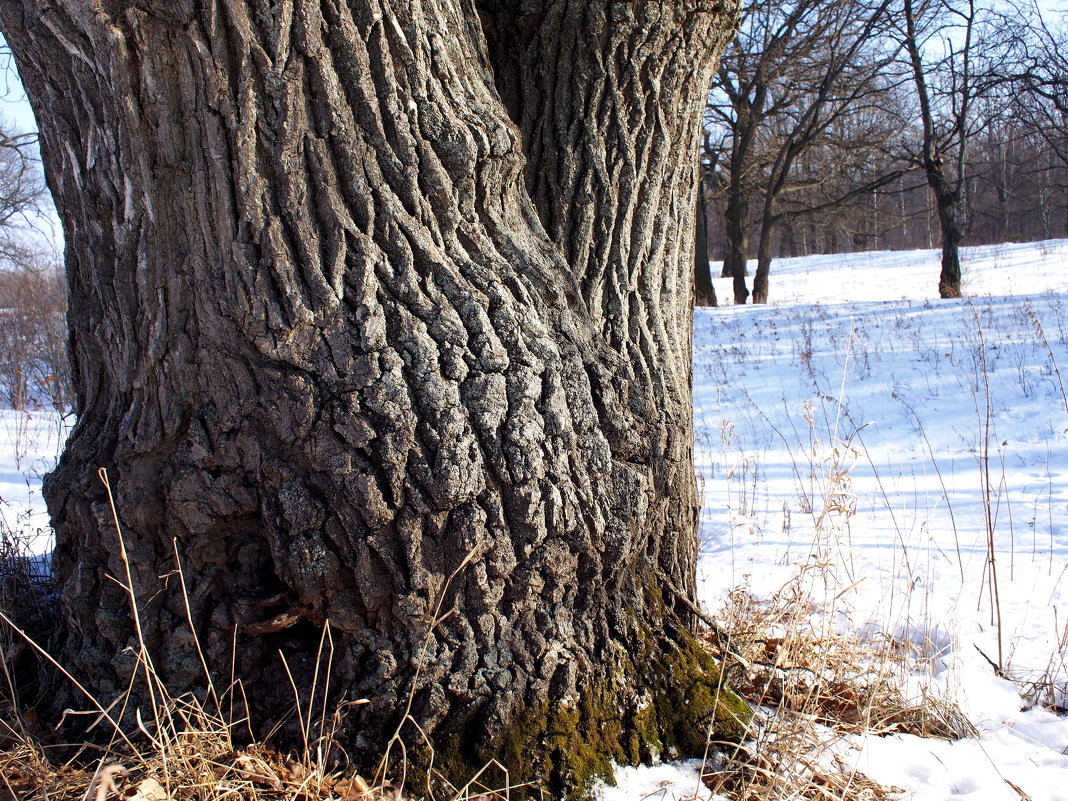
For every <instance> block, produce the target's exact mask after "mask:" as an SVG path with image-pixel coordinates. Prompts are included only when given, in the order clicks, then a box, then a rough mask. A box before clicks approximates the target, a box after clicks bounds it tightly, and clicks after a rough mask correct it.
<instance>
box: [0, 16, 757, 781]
mask: <svg viewBox="0 0 1068 801" xmlns="http://www.w3.org/2000/svg"><path fill="white" fill-rule="evenodd" d="M477 12H478V13H476V9H475V8H474V5H473V3H472V2H470V0H424V1H423V2H414V1H413V2H410V3H409V2H398V3H386V2H382V1H381V0H363V1H362V2H355V1H354V0H352V1H350V2H344V1H343V0H322V2H312V0H298V2H294V3H268V2H255V1H254V0H216V1H215V2H209V1H208V0H204V1H203V2H200V1H199V0H184V2H177V0H166V1H164V0H159V2H152V1H151V0H142V2H137V3H135V2H126V1H124V0H113V1H112V2H106V3H104V2H93V3H88V2H86V0H52V1H51V2H44V1H43V0H40V1H39V2H34V1H33V0H24V1H23V2H14V1H13V0H12V1H11V2H5V3H2V4H0V28H2V30H3V32H4V34H5V35H6V36H7V38H8V41H9V43H10V44H11V47H12V49H13V51H14V53H15V56H16V61H17V63H18V66H19V69H20V71H21V73H22V76H23V79H24V81H25V84H26V87H27V91H28V94H29V96H30V98H31V101H32V103H33V105H34V107H35V110H36V112H37V115H38V120H39V122H40V126H41V141H42V150H43V153H44V158H45V163H46V167H47V173H48V180H49V184H50V187H51V189H52V191H53V194H54V196H55V200H56V205H57V208H58V209H59V213H60V215H61V217H62V220H63V224H64V230H65V232H66V236H67V271H68V276H69V280H70V287H71V289H70V312H69V319H70V325H71V329H72V338H71V342H72V350H73V359H74V367H75V371H76V375H77V385H78V397H77V412H78V423H77V426H76V428H75V430H74V432H73V434H72V436H71V439H70V442H69V443H68V447H67V450H66V452H65V453H64V456H63V458H62V461H61V463H60V466H59V467H58V469H57V470H56V471H55V472H54V473H53V474H52V475H51V476H50V477H49V478H48V480H47V483H46V496H47V499H48V503H49V509H50V511H51V514H52V517H53V521H54V525H55V528H56V536H57V546H56V551H55V555H54V565H55V570H56V575H57V579H58V582H59V585H60V588H61V592H62V597H63V602H64V609H65V613H66V615H67V617H68V620H69V624H70V625H69V637H68V642H67V646H66V652H65V654H64V657H65V662H66V664H67V665H68V666H69V667H70V668H71V669H72V670H73V671H74V672H75V673H77V674H79V675H80V676H81V677H83V678H88V677H91V681H92V683H93V685H94V689H95V690H96V691H98V692H99V693H101V694H102V695H103V696H105V697H108V696H113V695H115V694H118V693H120V692H121V691H122V690H123V688H124V687H125V683H126V682H127V680H128V677H129V675H130V673H131V671H132V670H133V669H134V657H133V655H132V654H131V652H130V651H129V650H128V649H127V647H128V646H130V645H131V643H133V642H135V632H134V631H133V625H132V619H131V614H130V610H129V599H128V597H127V596H126V593H125V591H124V590H123V588H122V587H120V586H119V585H118V584H116V583H115V582H114V581H112V580H111V578H110V577H111V576H121V575H124V568H123V566H122V565H121V563H120V561H119V548H118V544H117V540H116V532H115V528H114V526H113V525H112V523H111V521H110V512H109V510H108V507H107V504H106V498H105V495H104V492H103V488H102V486H101V485H100V483H99V482H98V481H97V477H96V469H97V468H98V467H106V468H107V469H108V471H109V473H110V475H111V477H112V484H113V487H114V489H115V497H116V500H117V504H118V511H119V516H120V520H121V523H122V528H123V532H124V536H125V549H126V551H127V553H128V556H129V562H130V566H131V570H132V576H133V583H134V585H135V590H136V591H137V593H138V596H139V598H140V599H141V606H140V610H139V611H140V619H141V622H142V627H143V633H144V637H145V640H146V644H147V646H148V649H149V652H150V653H151V654H152V656H153V659H154V662H155V665H156V667H157V669H159V670H160V672H161V673H162V674H163V677H164V679H165V680H166V682H167V683H168V685H169V687H170V689H171V691H172V693H175V694H176V693H178V692H183V691H186V690H197V689H198V688H202V687H203V683H204V679H203V676H202V675H201V674H202V671H201V669H200V661H199V657H198V655H197V650H196V647H195V642H194V638H193V636H192V634H193V631H192V630H191V628H192V629H193V630H195V631H196V633H197V635H198V637H199V640H200V643H201V645H202V646H203V648H204V651H205V654H206V657H207V661H208V663H209V666H210V667H211V668H212V669H213V670H215V671H217V672H218V675H220V676H225V675H228V673H229V670H230V667H229V666H230V660H231V651H232V640H233V637H234V636H235V634H234V632H235V630H236V637H237V647H236V649H235V652H236V662H237V663H236V674H237V675H238V676H239V677H240V678H241V679H242V680H243V682H244V690H245V692H246V693H247V694H248V695H249V697H250V701H251V704H250V705H251V707H252V713H253V715H254V716H256V717H255V719H256V722H258V723H260V724H262V725H263V726H267V725H269V723H270V722H271V720H270V716H271V715H277V714H280V713H282V712H283V711H284V707H286V706H290V705H291V702H288V701H287V702H283V703H282V704H281V707H280V706H279V702H278V699H286V698H291V691H290V690H289V682H288V679H287V678H286V674H285V672H284V669H283V665H282V663H281V660H280V658H279V655H278V651H279V650H281V651H282V652H283V653H285V654H286V659H287V661H288V665H289V669H291V670H293V671H294V673H295V674H296V675H297V683H298V686H302V687H307V686H309V684H310V678H309V677H310V675H311V673H312V670H313V667H314V662H315V649H316V646H317V644H318V640H319V634H320V630H321V627H322V626H323V625H324V624H325V623H326V622H327V621H329V624H330V626H331V629H332V632H333V637H334V642H335V651H334V655H333V660H334V664H333V668H332V671H333V672H332V687H333V688H334V689H335V691H336V692H337V693H338V694H344V696H345V697H347V698H350V699H351V698H358V697H366V698H368V699H370V703H368V704H366V705H363V706H360V707H357V708H355V710H353V711H352V712H351V713H350V715H349V718H348V725H349V730H350V731H351V732H352V739H351V740H350V747H351V748H352V749H353V751H354V753H355V754H356V755H357V756H362V757H363V758H372V757H373V756H374V755H375V754H377V753H378V752H379V751H380V749H381V747H382V746H383V744H384V741H385V739H386V736H387V735H388V733H389V732H390V731H391V729H392V727H394V726H395V725H397V723H398V721H399V717H400V715H401V714H402V713H403V709H404V702H405V699H406V698H407V697H408V694H409V693H410V692H414V704H413V706H412V714H413V717H414V718H415V719H416V720H417V721H418V723H419V725H420V726H421V727H422V728H423V729H424V730H425V731H427V732H430V733H431V734H432V737H433V739H434V740H435V742H436V743H437V745H438V747H439V749H440V754H441V756H439V763H441V764H444V766H445V767H446V768H448V769H459V768H461V767H463V766H464V765H470V764H477V763H478V762H479V761H480V760H481V759H482V758H484V757H485V756H496V757H498V758H501V759H502V760H503V761H505V762H506V763H507V764H508V766H509V767H510V768H512V769H513V770H514V771H515V772H514V773H513V774H512V777H511V778H512V780H513V781H514V780H517V779H518V780H524V779H527V778H540V779H542V780H544V781H547V782H550V783H551V784H552V785H553V786H554V787H556V788H557V789H560V788H565V787H575V786H580V785H581V784H582V783H583V782H585V781H586V780H588V779H589V778H590V777H592V776H593V775H597V774H603V773H605V772H606V771H607V770H608V767H609V760H611V759H614V760H617V761H626V762H633V761H636V760H638V759H642V758H647V757H649V756H651V755H652V754H653V753H654V752H655V751H657V750H668V749H677V750H679V751H680V752H682V751H693V750H695V749H699V748H700V747H701V746H702V745H703V743H704V740H705V734H706V731H705V728H704V727H705V726H707V724H708V723H709V722H710V720H711V719H712V717H713V716H714V717H715V718H716V721H717V722H716V727H717V728H716V731H717V736H719V735H727V736H735V737H736V736H738V735H739V733H740V731H741V725H740V723H739V721H738V719H737V717H736V715H743V716H744V713H743V711H742V710H741V708H740V707H738V706H737V705H736V704H734V703H727V702H725V701H724V700H723V699H726V698H727V697H728V696H727V695H723V696H722V697H720V699H719V700H717V696H716V681H717V674H716V671H715V668H714V665H712V664H711V663H710V662H709V661H708V659H707V658H706V657H705V656H704V655H703V653H702V652H701V651H700V649H699V648H698V647H697V646H696V644H695V643H694V641H693V639H692V637H691V634H690V631H691V627H692V625H693V624H694V621H693V619H692V616H691V614H690V612H689V603H690V602H692V595H693V591H694V564H695V557H696V549H697V540H696V531H695V528H696V518H697V509H698V498H697V494H696V489H695V485H694V479H693V471H692V422H691V397H690V370H691V366H690V344H691V330H690V319H691V312H692V303H693V289H692V252H693V251H692V247H693V220H694V214H693V193H694V191H695V168H694V165H693V157H692V154H693V153H694V152H696V144H697V134H698V125H697V121H698V112H699V111H700V106H701V102H702V100H703V98H702V92H703V87H704V86H706V85H707V81H708V78H709V75H710V71H711V68H712V65H713V59H714V58H715V57H717V56H718V54H719V52H720V50H721V48H722V46H723V44H724V42H725V35H726V32H727V31H728V30H729V27H730V22H731V16H732V14H733V6H730V5H719V4H714V3H712V2H709V0H678V1H677V2H661V0H647V1H641V0H639V2H632V3H619V2H612V1H611V0H591V2H586V3H565V4H559V3H543V2H524V3H503V2H493V1H492V0H484V2H481V3H480V4H479V8H478V9H477ZM484 31H485V32H488V35H484ZM487 45H488V46H487ZM502 100H503V103H502ZM531 198H533V203H532V202H531ZM175 548H176V549H177V551H178V552H179V553H180V555H181V559H182V567H183V570H184V575H185V583H186V587H185V589H186V590H187V591H188V596H189V602H190V605H191V618H192V619H191V621H189V620H187V614H186V611H185V599H184V596H183V589H182V587H181V586H180V582H179V581H178V580H177V578H176V577H175V576H174V575H173V573H172V571H173V569H174V567H175V556H174V551H175ZM458 568H460V569H459V571H458V572H457V573H456V575H455V578H453V579H452V581H451V583H449V581H448V579H449V577H450V576H451V575H452V574H453V573H454V571H457V570H458ZM161 577H164V578H161ZM439 600H441V601H442V606H441V610H442V611H450V610H451V614H449V615H448V616H447V617H446V618H445V619H444V620H442V621H440V622H438V623H437V624H436V625H435V605H436V604H437V603H438V601H439ZM190 622H191V624H192V625H191V626H190ZM424 642H425V643H426V645H425V653H424ZM421 657H425V666H424V668H423V669H422V672H421V673H420V674H419V676H418V684H417V686H415V687H414V688H413V682H415V681H416V676H415V672H416V665H417V664H418V663H419V662H420V659H421ZM302 682H303V683H302ZM519 735H521V736H519ZM416 739H417V738H414V737H413V741H415V740H416ZM509 744H511V745H509Z"/></svg>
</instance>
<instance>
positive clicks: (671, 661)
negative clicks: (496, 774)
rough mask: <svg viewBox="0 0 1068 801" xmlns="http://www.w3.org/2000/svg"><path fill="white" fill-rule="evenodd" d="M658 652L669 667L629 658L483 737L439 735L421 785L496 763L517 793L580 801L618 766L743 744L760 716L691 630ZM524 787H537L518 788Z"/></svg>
mask: <svg viewBox="0 0 1068 801" xmlns="http://www.w3.org/2000/svg"><path fill="white" fill-rule="evenodd" d="M663 645H664V644H663V643H656V646H655V647H657V648H663ZM659 653H660V655H661V657H662V658H661V661H660V662H659V663H658V664H655V665H654V664H652V663H651V662H645V663H644V664H645V667H644V668H643V667H642V664H643V659H646V658H649V656H650V651H649V649H644V650H643V651H642V652H641V653H639V654H638V655H637V656H636V657H631V656H630V655H629V654H627V655H620V656H619V657H617V658H616V659H615V660H612V661H613V662H614V666H613V669H612V671H611V675H608V676H605V677H603V678H601V679H600V680H599V681H591V682H588V683H587V684H586V685H585V688H584V689H583V691H582V693H581V695H580V696H579V697H578V698H575V699H563V700H561V701H557V702H555V703H544V704H540V705H538V706H535V707H527V708H520V709H518V710H516V711H515V712H514V714H513V716H512V718H511V721H510V722H509V723H508V724H507V725H506V726H505V727H504V728H503V729H502V730H501V731H500V732H498V733H497V734H496V735H494V736H491V737H489V738H485V739H483V740H482V741H478V740H475V739H473V738H471V737H470V736H468V735H466V734H452V735H448V736H445V737H443V738H438V739H436V740H435V743H434V748H433V754H432V759H433V762H432V765H431V762H430V758H431V755H430V754H427V755H425V756H424V757H423V764H422V765H421V766H419V767H421V768H422V771H420V772H421V774H422V776H421V778H420V779H418V780H417V781H418V782H419V783H422V782H425V781H426V780H427V768H428V767H432V770H433V774H434V775H435V776H438V777H439V778H438V779H436V780H432V781H440V777H443V778H444V779H445V780H447V781H448V782H449V783H450V784H452V785H453V787H462V786H463V785H464V784H465V783H466V782H468V781H470V780H471V778H472V777H473V776H475V775H476V774H478V773H479V772H480V771H483V770H484V769H485V768H486V767H487V766H488V765H492V764H493V762H494V761H496V762H497V763H499V764H500V766H502V767H503V768H504V770H505V771H507V773H506V776H505V775H502V776H501V778H500V780H501V781H502V782H504V781H507V783H508V786H510V787H511V788H513V789H512V791H511V793H512V796H513V797H520V798H522V797H528V796H533V795H537V794H538V792H537V790H538V789H539V788H540V789H543V790H547V791H548V792H549V793H550V794H551V795H552V796H554V797H563V798H568V799H578V798H585V797H588V795H589V792H588V791H589V789H590V787H591V786H592V785H593V784H594V783H595V782H597V781H598V780H600V781H607V782H612V780H613V774H614V765H638V764H641V763H647V762H657V761H659V760H660V759H661V758H669V759H675V758H684V757H701V756H702V755H703V754H704V753H705V752H706V750H707V748H708V747H709V745H710V744H712V745H715V744H717V743H727V742H731V743H733V742H739V741H741V739H742V738H743V737H744V735H745V733H746V731H747V728H748V724H749V721H750V719H751V717H752V712H751V710H750V709H749V707H748V705H747V704H746V703H745V702H744V701H743V700H742V699H741V698H739V697H738V696H737V695H735V694H734V693H733V692H731V691H730V690H728V689H727V688H726V687H724V686H722V682H721V674H720V670H719V667H718V665H717V664H716V662H715V660H714V659H713V658H712V657H711V655H709V654H708V653H707V652H706V651H705V650H704V649H703V648H701V646H700V645H699V644H698V643H697V641H696V640H695V639H694V638H693V637H691V636H690V635H688V634H683V635H682V638H681V639H680V640H679V641H678V642H677V643H676V644H674V645H672V646H669V647H668V648H666V649H664V650H661V651H660V652H659ZM487 780H488V777H487V778H484V779H481V780H480V781H482V782H483V784H486V782H487ZM519 785H528V786H527V787H525V788H520V789H519V790H518V791H517V790H516V789H514V788H517V787H518V786H519ZM415 789H416V791H418V790H420V789H423V788H420V787H419V786H418V785H416V788H415ZM434 789H437V788H434ZM517 793H518V795H517Z"/></svg>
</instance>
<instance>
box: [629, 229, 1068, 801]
mask: <svg viewBox="0 0 1068 801" xmlns="http://www.w3.org/2000/svg"><path fill="white" fill-rule="evenodd" d="M964 265H965V266H964V269H965V276H964V289H965V294H966V295H967V297H966V298H965V299H964V300H959V301H942V300H939V299H938V295H937V283H938V272H939V254H938V253H937V252H936V251H921V252H915V251H913V252H907V253H867V254H857V255H849V256H820V257H812V258H807V259H783V260H780V261H777V262H775V263H773V265H772V270H773V273H772V277H771V301H772V302H771V304H770V305H769V306H766V307H763V308H761V307H753V306H733V307H725V308H721V309H715V310H706V309H702V310H698V312H697V313H696V316H695V354H694V376H695V391H694V417H695V423H696V427H697V448H698V451H697V454H698V455H697V460H698V470H699V479H700V481H701V483H702V486H703V491H704V508H703V511H702V516H701V537H702V542H703V546H704V553H703V556H702V560H701V563H700V565H699V574H700V577H701V592H702V599H703V602H704V604H705V605H706V607H707V608H708V609H709V610H711V611H715V610H717V609H719V608H721V607H722V606H723V603H724V600H725V598H726V594H727V592H728V591H729V590H730V589H731V588H733V587H735V586H737V585H739V584H742V583H745V584H747V585H748V586H749V588H750V590H751V592H752V593H753V595H755V596H757V597H767V596H770V595H771V594H772V593H774V591H775V590H777V589H779V588H780V587H781V586H782V585H783V584H785V583H786V582H787V581H788V580H789V579H790V578H792V577H793V576H795V575H796V574H797V571H798V566H799V565H800V564H802V563H803V562H804V561H805V560H807V558H808V557H809V554H810V553H812V552H813V551H814V550H815V549H816V548H817V547H819V548H821V549H822V551H821V555H822V556H823V558H825V559H826V560H827V564H828V568H827V575H829V576H830V579H831V581H832V583H833V586H832V587H831V588H830V592H829V597H830V598H833V604H832V605H831V607H829V608H828V610H827V611H828V613H830V614H832V615H833V618H834V620H835V625H836V626H837V627H839V628H840V629H843V630H850V631H855V632H863V631H882V632H887V633H890V634H892V635H894V636H895V637H897V638H898V639H908V640H911V641H913V642H914V643H915V644H916V645H917V646H920V647H921V648H923V649H924V650H925V651H926V652H927V653H933V654H935V655H936V656H937V659H935V660H934V661H933V662H932V663H931V665H930V667H929V668H928V669H927V670H926V672H924V671H921V670H919V669H918V670H917V675H916V676H914V677H911V683H912V685H913V686H914V687H915V688H917V690H918V689H919V688H920V687H924V688H926V689H927V690H928V692H934V693H936V694H938V695H940V696H942V697H945V698H948V699H951V700H953V701H954V702H956V703H957V704H958V705H959V706H960V708H961V710H962V711H963V712H964V713H965V714H966V715H967V716H968V718H969V720H970V721H971V722H972V724H974V725H975V727H976V728H977V729H978V730H979V731H980V732H981V738H980V739H977V740H963V741H958V742H954V743H950V742H944V741H938V740H929V739H920V738H917V737H914V736H911V735H894V736H889V737H876V736H870V737H867V738H853V739H852V740H850V741H847V742H846V743H845V749H846V752H847V754H846V755H847V756H848V757H849V758H850V759H851V760H852V762H853V764H854V765H855V766H856V767H857V768H859V769H860V770H861V771H862V772H863V773H865V774H866V775H868V776H869V777H870V778H872V779H873V780H875V781H878V782H880V783H882V784H884V785H885V786H893V787H897V788H900V789H902V790H903V791H905V793H904V794H905V796H906V797H908V796H910V795H911V796H913V797H915V798H917V799H932V801H933V800H934V799H949V798H963V797H964V796H967V797H968V798H970V799H976V800H977V801H978V799H1020V798H1021V796H1020V794H1019V793H1018V792H1017V791H1016V790H1014V789H1013V788H1012V787H1011V786H1010V785H1009V784H1008V782H1012V783H1013V784H1015V785H1016V786H1017V787H1018V788H1019V789H1020V790H1022V791H1023V792H1024V793H1026V794H1027V795H1028V796H1029V797H1030V798H1031V799H1033V801H1039V799H1061V798H1068V756H1065V754H1064V751H1065V750H1066V748H1068V720H1066V719H1064V718H1061V717H1058V716H1057V715H1055V714H1054V713H1052V712H1050V711H1047V710H1045V709H1043V708H1041V707H1034V708H1029V707H1032V705H1031V704H1029V703H1028V702H1027V701H1025V700H1024V699H1022V698H1021V695H1020V688H1021V684H1022V683H1023V684H1025V683H1026V682H1028V681H1032V682H1038V681H1040V680H1041V679H1043V678H1044V677H1045V678H1046V679H1047V682H1046V684H1047V685H1052V686H1053V687H1054V689H1055V692H1056V693H1057V703H1058V704H1059V705H1061V706H1068V702H1066V700H1065V699H1064V692H1065V688H1066V686H1068V668H1066V662H1065V658H1066V654H1065V646H1066V640H1068V575H1066V558H1068V481H1066V477H1068V396H1066V385H1068V281H1066V280H1065V277H1066V275H1068V241H1055V242H1045V243H1037V244H1019V245H997V246H991V247H978V248H968V249H966V250H965V252H964ZM715 266H716V265H713V267H714V268H715ZM716 289H717V292H718V293H719V296H720V298H728V299H729V298H730V296H731V295H730V286H729V281H718V280H717V287H716ZM1062 369H1063V370H1064V372H1063V373H1062V372H1061V370H1062ZM988 409H989V413H988ZM835 446H837V454H836V453H835ZM984 460H985V463H986V465H988V476H989V478H988V480H989V492H988V493H987V491H986V486H987V483H986V481H987V479H985V478H984V472H983V469H982V468H983V465H984ZM834 469H838V470H847V471H848V472H847V473H846V478H844V479H843V480H841V481H840V482H839V484H838V488H839V490H840V494H839V495H838V496H837V499H838V502H839V503H840V504H844V505H849V504H854V503H855V512H854V513H853V515H852V516H851V517H849V518H848V519H847V518H846V517H844V516H842V515H840V514H839V515H835V514H834V513H833V512H832V513H831V514H830V516H829V517H828V518H825V519H824V521H823V526H822V530H823V536H822V537H819V538H817V537H816V536H815V534H814V532H815V529H816V527H817V521H818V519H819V514H820V511H821V509H823V507H824V496H825V493H826V492H827V491H828V489H829V488H830V487H831V477H832V475H833V474H832V470H834ZM984 495H987V497H988V498H989V502H990V503H989V507H990V521H991V523H992V528H993V535H992V537H993V545H994V554H995V567H996V572H997V584H998V603H997V604H993V603H992V602H991V599H990V582H989V572H988V571H989V568H988V560H987V553H988V549H987V540H988V526H987V517H986V507H985V506H984ZM839 593H841V594H840V595H839ZM998 609H1000V640H1001V653H1002V656H1001V660H1000V661H1001V662H1002V665H1003V667H1004V671H1005V673H1006V675H1007V676H1008V677H1009V678H1010V679H1012V680H1013V681H1008V680H1006V679H1002V678H998V677H997V675H995V672H994V670H993V669H992V667H991V665H990V663H989V662H988V661H987V657H989V659H991V660H993V661H995V662H997V661H999V657H998V652H999V645H998V642H999V636H998V633H999V625H998V616H997V611H998ZM980 652H981V653H980ZM984 654H985V655H986V656H985V657H984ZM1050 679H1051V681H1049V680H1050ZM680 792H682V793H683V794H689V793H692V792H693V790H692V788H690V787H688V786H686V785H685V783H684V785H683V786H682V787H681V788H680ZM635 797H638V796H635Z"/></svg>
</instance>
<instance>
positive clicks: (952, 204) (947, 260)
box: [928, 172, 965, 298]
mask: <svg viewBox="0 0 1068 801" xmlns="http://www.w3.org/2000/svg"><path fill="white" fill-rule="evenodd" d="M928 180H932V178H931V173H930V172H929V173H928ZM936 184H937V187H936ZM944 184H945V179H944V178H942V176H941V175H939V174H938V173H937V172H935V173H934V178H933V183H932V184H931V186H932V189H933V190H934V193H935V200H936V202H937V204H938V224H939V229H940V230H941V233H942V272H941V274H940V275H939V276H938V295H939V297H941V298H959V297H960V296H961V293H960V283H961V271H960V246H961V242H962V241H963V240H964V217H965V212H964V209H963V205H964V204H963V203H962V202H961V199H960V197H959V195H958V193H956V192H953V191H951V190H949V188H948V187H947V186H944Z"/></svg>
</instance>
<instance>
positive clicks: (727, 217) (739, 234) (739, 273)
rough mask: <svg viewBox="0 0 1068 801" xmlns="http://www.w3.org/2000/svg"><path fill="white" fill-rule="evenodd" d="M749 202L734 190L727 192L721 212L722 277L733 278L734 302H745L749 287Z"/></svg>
mask: <svg viewBox="0 0 1068 801" xmlns="http://www.w3.org/2000/svg"><path fill="white" fill-rule="evenodd" d="M748 218H749V204H748V202H746V200H745V199H744V198H743V197H740V196H739V195H738V194H737V193H735V192H733V191H732V192H729V193H728V196H727V207H726V210H725V211H724V214H723V239H724V256H723V277H724V278H728V277H729V278H733V279H734V302H735V303H736V304H742V303H745V302H746V300H747V299H748V298H749V289H748V288H747V287H746V285H745V276H746V266H747V261H748V254H747V251H748V249H749V219H748Z"/></svg>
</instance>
